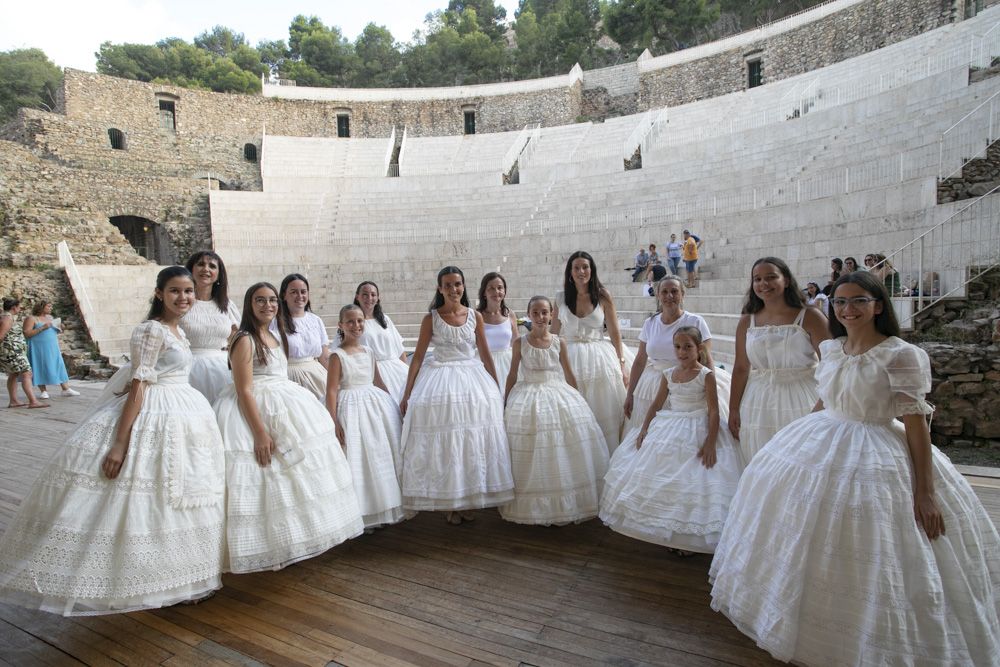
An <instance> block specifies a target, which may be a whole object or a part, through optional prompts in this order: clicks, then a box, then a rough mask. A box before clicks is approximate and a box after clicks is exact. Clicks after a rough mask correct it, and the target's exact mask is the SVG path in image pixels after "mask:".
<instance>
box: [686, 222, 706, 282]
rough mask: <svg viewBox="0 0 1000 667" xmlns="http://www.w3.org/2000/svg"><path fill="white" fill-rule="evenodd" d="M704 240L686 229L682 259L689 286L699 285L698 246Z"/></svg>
mask: <svg viewBox="0 0 1000 667" xmlns="http://www.w3.org/2000/svg"><path fill="white" fill-rule="evenodd" d="M701 244H702V241H701V239H699V238H698V237H697V236H695V235H694V234H692V233H691V232H690V231H689V230H687V229H685V230H684V244H683V245H682V246H681V259H683V260H684V268H685V269H686V270H687V286H688V287H697V286H698V285H697V281H698V248H700V247H701Z"/></svg>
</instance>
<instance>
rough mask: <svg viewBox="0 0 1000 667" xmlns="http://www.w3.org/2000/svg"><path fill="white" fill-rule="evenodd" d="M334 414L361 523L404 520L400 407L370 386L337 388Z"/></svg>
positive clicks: (387, 395) (383, 522)
mask: <svg viewBox="0 0 1000 667" xmlns="http://www.w3.org/2000/svg"><path fill="white" fill-rule="evenodd" d="M337 419H338V420H339V421H340V425H341V427H343V429H344V439H345V440H346V443H345V454H346V455H347V463H348V464H349V465H350V467H351V478H352V479H353V480H354V490H355V491H356V492H357V495H358V504H359V505H360V507H361V514H362V519H363V520H364V523H365V528H371V527H373V526H380V525H383V524H387V523H396V522H397V521H400V520H402V519H403V514H404V513H403V495H402V492H401V491H400V488H399V478H398V477H397V470H398V464H399V463H401V461H400V458H399V438H400V431H401V429H402V423H401V422H402V420H401V419H400V416H399V406H398V405H397V404H396V402H395V401H394V400H392V397H391V396H389V394H387V393H386V392H384V391H382V390H381V389H379V388H378V387H375V386H374V385H365V386H360V387H354V388H349V389H341V390H340V391H339V392H338V393H337Z"/></svg>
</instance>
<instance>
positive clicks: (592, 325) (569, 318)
mask: <svg viewBox="0 0 1000 667" xmlns="http://www.w3.org/2000/svg"><path fill="white" fill-rule="evenodd" d="M559 301H560V303H559V321H560V322H561V323H562V330H561V331H560V332H559V333H560V334H561V335H562V336H563V337H565V338H566V340H567V341H570V342H573V343H585V342H591V341H598V340H603V338H604V306H603V305H601V303H600V302H598V304H597V305H596V306H595V307H594V310H592V311H591V312H590V314H589V315H587V316H585V317H577V316H576V315H574V314H573V311H571V310H570V309H569V306H568V305H566V297H565V294H561V293H560V295H559Z"/></svg>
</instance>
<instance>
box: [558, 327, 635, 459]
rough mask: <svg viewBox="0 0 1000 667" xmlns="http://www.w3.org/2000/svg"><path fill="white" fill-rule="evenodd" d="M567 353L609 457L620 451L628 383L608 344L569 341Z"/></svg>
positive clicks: (577, 384)
mask: <svg viewBox="0 0 1000 667" xmlns="http://www.w3.org/2000/svg"><path fill="white" fill-rule="evenodd" d="M566 352H567V354H568V355H569V365H570V368H572V369H573V375H574V376H575V377H576V386H577V388H578V389H579V390H580V393H581V394H583V398H584V399H585V400H586V401H587V405H589V406H590V410H591V411H592V412H593V413H594V417H596V418H597V423H598V424H599V425H600V427H601V432H603V433H604V442H605V444H606V445H607V447H608V453H609V454H610V453H612V452H614V451H615V448H617V447H618V443H619V442H620V440H621V435H620V431H621V428H622V423H623V421H624V419H625V412H624V406H625V383H624V382H623V380H622V365H621V363H620V362H619V361H618V356H617V355H616V354H615V348H614V347H613V346H612V345H611V343H610V341H607V340H597V341H592V342H586V343H583V342H579V341H567V342H566ZM627 363H628V362H627V360H626V364H627Z"/></svg>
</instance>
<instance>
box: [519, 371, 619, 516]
mask: <svg viewBox="0 0 1000 667" xmlns="http://www.w3.org/2000/svg"><path fill="white" fill-rule="evenodd" d="M504 423H505V425H506V427H507V437H508V438H509V441H510V457H511V466H512V469H513V472H514V500H513V501H512V502H510V503H507V504H505V505H501V506H500V515H501V516H502V517H503V518H504V519H506V520H507V521H513V522H516V523H529V524H541V525H550V524H565V523H573V522H579V521H586V520H588V519H592V518H594V517H596V516H597V510H598V505H599V502H600V497H601V487H602V486H603V480H604V473H605V472H606V471H607V469H608V450H607V445H606V444H605V442H604V434H603V433H602V432H601V429H600V426H598V424H597V420H596V419H594V416H593V414H592V413H591V412H590V408H589V407H587V403H586V401H584V400H583V397H582V396H581V395H580V394H579V392H577V391H576V390H575V389H573V388H572V387H570V386H569V385H568V384H566V382H564V381H548V382H523V381H522V382H518V383H517V384H516V385H514V388H513V389H512V390H511V392H510V397H509V398H508V400H507V409H506V411H505V414H504Z"/></svg>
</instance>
